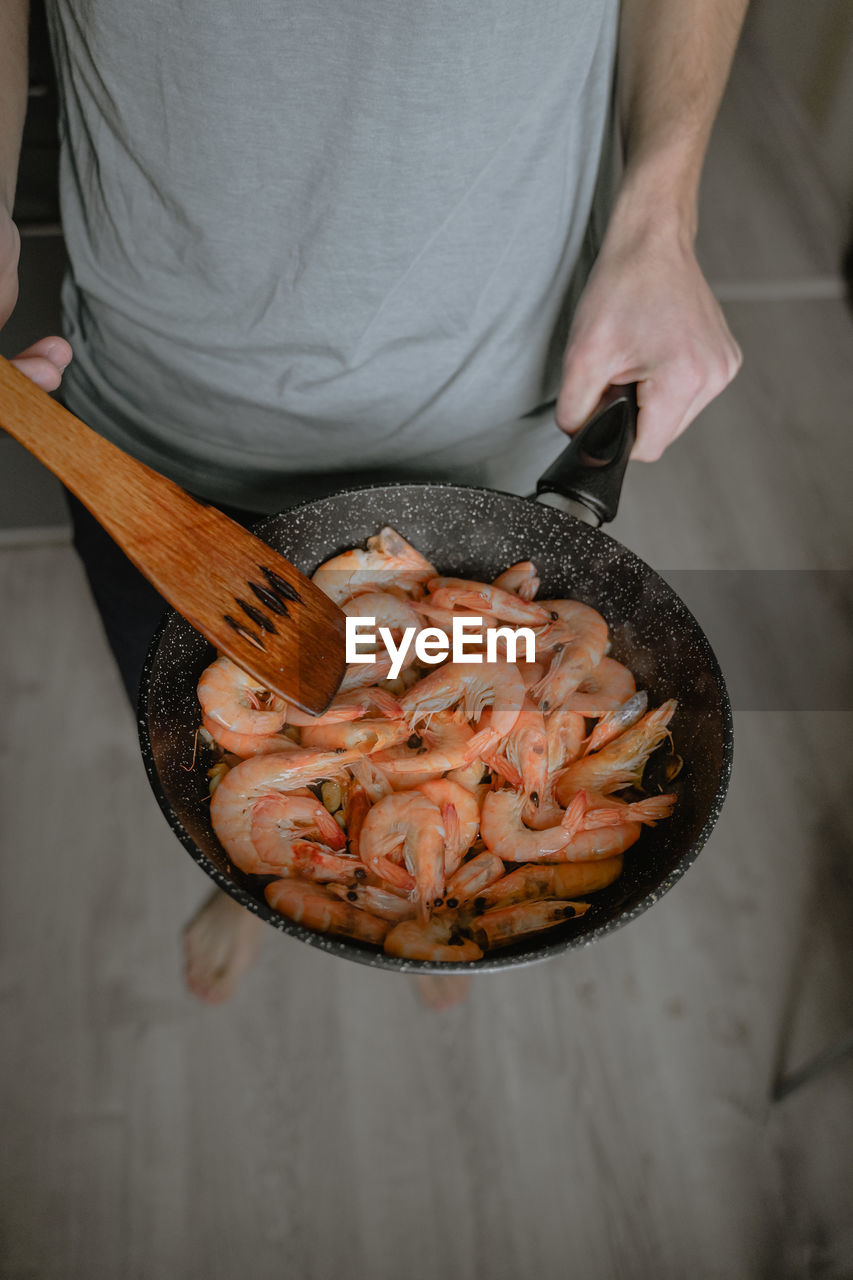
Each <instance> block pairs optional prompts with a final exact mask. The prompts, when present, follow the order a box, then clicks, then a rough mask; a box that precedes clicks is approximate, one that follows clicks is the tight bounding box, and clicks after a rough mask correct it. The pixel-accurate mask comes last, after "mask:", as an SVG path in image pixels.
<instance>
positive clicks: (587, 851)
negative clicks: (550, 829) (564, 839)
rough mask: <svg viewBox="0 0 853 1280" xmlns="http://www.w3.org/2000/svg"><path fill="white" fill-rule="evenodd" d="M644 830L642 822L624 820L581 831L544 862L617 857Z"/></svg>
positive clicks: (543, 860) (543, 859) (584, 860)
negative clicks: (617, 823) (614, 824)
mask: <svg viewBox="0 0 853 1280" xmlns="http://www.w3.org/2000/svg"><path fill="white" fill-rule="evenodd" d="M642 831H643V826H642V823H640V822H623V823H620V825H619V826H618V827H603V828H598V829H597V830H595V829H594V830H592V831H579V832H577V833H576V834H575V835H573V836H572V838H571V840H570V841H569V843H568V844H567V845H566V846H565V848H564V849H562V850H561V851H560V853H559V854H557V855H556V856H554V855H551V854H548V855H546V856H545V857H544V858H542V859H541V861H542V862H588V861H592V860H595V859H598V858H602V859H603V858H615V857H616V856H617V855H618V854H620V853H625V852H626V850H628V849H630V848H631V845H633V844H636V842H637V841H638V840H639V838H640V836H641V834H642Z"/></svg>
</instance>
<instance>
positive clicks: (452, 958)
mask: <svg viewBox="0 0 853 1280" xmlns="http://www.w3.org/2000/svg"><path fill="white" fill-rule="evenodd" d="M385 951H386V952H387V954H388V955H389V956H400V957H401V958H402V959H403V960H437V961H442V962H446V963H450V964H453V963H455V962H460V961H462V962H464V961H469V960H479V959H481V957H482V955H483V952H482V951H481V949H480V948H479V947H478V946H477V944H476V942H472V941H471V939H470V938H463V937H462V935H461V934H459V933H457V932H456V921H455V918H454V917H453V915H452V914H450V913H442V914H440V915H435V916H432V917H431V918H430V919H429V920H426V921H424V920H404V921H403V923H402V924H397V925H395V926H394V928H393V929H392V930H391V931H390V933H388V935H387V936H386V938H385Z"/></svg>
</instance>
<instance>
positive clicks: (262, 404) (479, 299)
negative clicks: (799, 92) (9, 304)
mask: <svg viewBox="0 0 853 1280" xmlns="http://www.w3.org/2000/svg"><path fill="white" fill-rule="evenodd" d="M618 8H619V4H618V0H526V2H525V0H478V3H476V4H473V3H465V2H464V0H463V3H459V0H418V3H406V2H405V0H334V3H329V2H328V0H310V2H307V0H292V2H288V0H243V3H235V2H234V0H182V2H181V3H175V2H174V0H143V3H139V0H49V19H50V26H51V33H52V37H53V44H54V51H55V55H56V61H57V67H58V73H59V77H60V82H61V89H62V101H63V110H62V119H61V128H62V137H63V144H64V145H63V152H62V163H61V192H62V216H63V225H64V230H65V235H66V240H67V244H68V250H69V255H70V261H71V274H70V276H69V278H68V280H67V281H66V285H65V288H64V308H65V317H66V334H67V337H68V338H69V340H70V342H71V344H72V346H73V348H74V351H75V360H74V362H73V363H72V365H71V367H70V368H69V370H68V372H67V374H66V375H65V394H66V397H67V402H68V403H69V406H70V407H71V408H72V409H73V410H74V412H76V413H77V414H78V415H79V416H80V417H82V418H84V419H85V420H86V421H88V422H89V423H90V424H91V425H92V426H93V427H95V429H96V430H98V431H100V432H102V433H103V434H104V435H105V436H107V437H109V438H110V439H112V440H114V441H115V442H116V443H117V444H119V445H121V446H122V447H123V448H126V449H127V450H128V451H129V452H131V453H133V454H135V455H136V456H137V457H139V458H141V459H142V460H143V461H145V462H148V463H149V464H150V465H152V466H154V467H156V468H157V469H158V470H161V471H164V472H165V473H166V474H168V475H170V476H172V477H173V478H174V479H176V480H177V481H178V482H179V483H181V484H183V485H185V486H186V487H188V488H191V489H193V490H194V491H196V492H198V493H202V494H204V495H205V496H207V497H209V498H212V499H214V500H221V501H224V502H231V503H235V504H238V505H242V506H245V507H249V508H252V509H256V510H269V509H273V508H275V507H277V506H279V505H282V500H283V496H284V495H285V493H286V492H287V490H288V484H287V473H293V472H323V471H335V472H347V471H350V470H352V469H353V468H359V469H361V470H367V471H370V470H371V469H373V468H383V469H387V468H389V467H390V468H393V467H398V466H400V467H403V468H405V469H406V471H407V472H408V473H423V474H431V475H436V474H447V475H451V474H463V473H465V471H466V468H467V469H468V474H470V475H472V476H476V477H477V478H479V479H483V480H486V481H491V482H492V483H494V482H496V480H499V479H500V474H501V473H500V468H498V470H497V471H496V469H495V466H494V465H492V464H493V463H494V460H495V459H498V458H503V459H504V464H505V465H504V466H503V473H507V470H508V466H507V465H506V464H507V460H509V459H511V458H512V457H515V456H524V457H528V456H530V455H531V450H532V443H531V442H532V441H533V438H534V436H535V437H536V438H537V439H540V440H544V439H545V438H546V435H547V439H548V440H549V441H550V442H551V443H550V446H549V447H550V452H551V453H556V451H557V449H558V447H559V444H560V439H559V438H558V437H557V435H556V432H555V429H554V427H553V423H552V420H551V419H550V416H549V413H548V411H547V409H543V408H542V406H545V405H547V403H548V402H549V401H553V398H554V397H555V395H556V391H557V387H558V381H559V367H560V359H561V355H562V349H563V344H564V341H565V336H566V331H567V325H568V319H569V316H570V313H571V307H572V304H573V302H574V300H575V298H576V295H577V292H578V289H579V286H580V285H581V284H582V281H583V278H584V276H585V272H586V271H587V270H588V267H589V261H590V256H591V253H592V252H593V251H594V241H595V238H596V233H595V228H593V229H592V232H591V231H590V212H591V210H592V209H593V202H594V198H595V200H596V201H597V202H598V204H599V205H600V207H601V210H602V212H603V213H604V212H606V204H607V193H606V189H604V190H603V187H602V184H601V183H600V182H599V187H598V195H597V196H596V179H597V175H598V173H599V162H600V159H601V157H602V154H603V153H604V156H605V161H607V159H608V150H609V148H608V147H607V146H605V145H604V144H605V141H606V140H607V139H608V138H609V136H610V121H611V113H610V105H611V97H612V93H611V86H612V78H613V63H614V56H615V47H616V31H617V23H618ZM604 187H605V188H606V184H604ZM602 192H603V194H602ZM563 443H564V441H563ZM519 451H520V453H519ZM534 452H535V451H534ZM544 461H547V458H545V459H544ZM515 469H516V464H514V463H509V471H510V472H513V471H514V470H515ZM343 479H344V477H342V480H343Z"/></svg>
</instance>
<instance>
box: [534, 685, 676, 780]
mask: <svg viewBox="0 0 853 1280" xmlns="http://www.w3.org/2000/svg"><path fill="white" fill-rule="evenodd" d="M677 705H678V704H677V703H676V701H675V699H674V698H670V700H669V701H668V702H664V703H662V704H661V706H659V707H657V708H655V710H654V711H649V712H648V714H647V715H645V716H643V718H642V720H640V721H639V722H638V723H637V724H635V725H634V726H633V727H632V728H630V729H627V730H626V731H625V733H623V734H620V736H619V737H618V738H615V739H614V740H613V742H610V743H608V745H607V746H606V747H602V749H601V750H600V751H597V752H596V753H595V754H594V755H590V756H583V758H582V759H580V760H575V761H574V763H573V764H570V765H569V767H568V768H567V769H566V770H564V772H563V773H561V774H560V776H559V777H558V779H557V782H556V784H555V787H554V794H555V795H556V797H557V800H558V801H559V802H560V804H566V803H567V802H568V800H569V799H570V797H571V796H572V795H573V794H574V792H575V791H577V790H579V789H580V788H585V789H586V790H588V791H596V792H600V793H601V794H602V795H607V794H608V793H609V792H611V791H616V790H618V788H619V787H626V786H629V785H632V784H633V785H634V786H639V784H640V781H641V779H642V776H643V770H644V769H645V767H646V761H647V760H648V758H649V756H650V755H651V753H652V752H653V751H654V750H655V748H656V747H658V746H660V744H661V742H663V740H664V738H668V737H669V736H670V735H669V730H668V729H667V725H668V724H669V722H670V720H671V719H672V717H673V715H674V714H675V709H676V707H677Z"/></svg>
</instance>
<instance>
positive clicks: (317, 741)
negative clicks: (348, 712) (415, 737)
mask: <svg viewBox="0 0 853 1280" xmlns="http://www.w3.org/2000/svg"><path fill="white" fill-rule="evenodd" d="M410 733H411V731H410V729H409V726H408V725H407V724H406V722H405V720H351V721H347V722H346V723H343V724H321V725H309V726H307V727H306V728H305V729H303V730H302V742H303V744H304V745H305V746H306V747H316V748H317V749H318V750H322V751H337V750H340V749H345V750H349V749H350V748H355V749H357V750H359V751H363V752H364V753H365V754H366V755H369V754H370V753H371V752H372V751H383V750H386V749H388V748H389V747H393V746H396V745H397V743H398V742H405V740H406V739H407V738H408V737H409V736H410Z"/></svg>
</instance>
